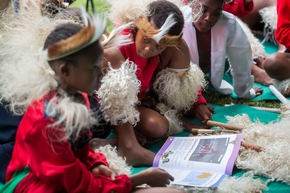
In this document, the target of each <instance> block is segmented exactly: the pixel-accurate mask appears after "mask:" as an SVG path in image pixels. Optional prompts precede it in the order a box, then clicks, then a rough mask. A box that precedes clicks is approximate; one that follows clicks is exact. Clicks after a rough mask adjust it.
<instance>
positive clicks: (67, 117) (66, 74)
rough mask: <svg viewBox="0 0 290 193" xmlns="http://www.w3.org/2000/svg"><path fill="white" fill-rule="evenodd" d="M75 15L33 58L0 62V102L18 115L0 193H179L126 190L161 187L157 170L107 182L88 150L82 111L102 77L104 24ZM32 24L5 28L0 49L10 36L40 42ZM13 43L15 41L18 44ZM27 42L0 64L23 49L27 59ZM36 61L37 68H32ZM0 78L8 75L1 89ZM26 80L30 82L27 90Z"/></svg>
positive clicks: (87, 117) (105, 170)
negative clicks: (81, 21) (77, 18)
mask: <svg viewBox="0 0 290 193" xmlns="http://www.w3.org/2000/svg"><path fill="white" fill-rule="evenodd" d="M23 16H25V15H23ZM83 16H84V17H83V19H84V24H85V25H84V26H81V25H79V24H76V23H70V22H67V23H66V22H65V23H63V24H61V25H59V26H57V27H55V28H54V29H53V30H52V31H51V32H50V34H49V35H48V36H47V38H46V40H45V43H44V47H43V50H42V54H41V57H36V58H32V59H30V60H28V59H29V56H26V55H23V58H24V59H23V58H21V57H18V56H20V55H18V54H17V53H16V55H15V56H13V57H12V58H11V59H10V58H1V63H2V64H3V65H1V67H0V73H1V75H2V76H1V80H0V85H1V87H0V94H1V97H3V98H4V99H5V100H7V101H8V102H10V107H11V109H12V110H13V112H18V113H19V114H21V113H22V112H25V113H24V116H23V119H22V120H21V123H20V125H19V127H18V130H17V134H16V142H15V147H14V150H13V155H12V159H11V162H10V164H9V166H8V169H7V179H6V180H7V184H6V186H5V189H4V191H7V192H131V191H134V192H147V191H150V192H154V191H155V192H157V191H161V192H183V191H179V190H176V189H170V188H150V189H133V188H135V187H136V186H138V185H141V184H146V183H147V184H148V185H150V186H152V187H154V186H165V185H166V184H168V183H169V180H173V177H172V176H170V175H169V174H168V173H167V172H165V171H164V170H161V169H158V168H151V169H148V170H146V171H144V172H141V173H138V174H136V175H134V176H131V177H129V176H127V175H119V176H115V173H114V172H113V171H112V170H111V169H110V168H109V166H108V163H107V161H106V158H105V157H104V155H103V154H101V153H97V152H94V151H93V150H92V149H91V148H90V147H89V144H88V142H89V139H90V133H89V128H90V126H91V125H93V124H95V123H96V119H95V117H94V115H93V114H91V112H90V111H89V107H90V104H89V101H88V94H91V93H92V92H93V91H94V90H95V88H97V87H98V85H99V83H100V78H101V77H102V73H101V66H100V65H101V63H102V59H103V47H102V45H101V44H100V40H99V38H100V36H101V35H102V33H103V32H104V30H105V27H106V22H105V20H104V19H101V18H99V17H97V16H93V17H90V16H88V15H86V13H83ZM20 18H21V17H20ZM37 19H38V18H34V20H30V21H31V22H30V25H28V26H25V23H24V24H23V23H22V24H23V25H16V26H14V27H15V29H13V28H8V29H6V33H3V38H6V39H5V40H6V41H7V42H2V43H1V48H9V45H10V46H11V45H12V46H13V43H12V42H13V41H14V39H9V38H11V37H14V38H17V36H16V35H15V32H18V30H20V31H21V32H23V34H26V33H29V32H30V33H32V34H30V35H32V37H33V38H36V39H38V38H40V37H42V36H43V33H45V32H46V30H44V31H42V30H41V31H38V32H39V33H35V34H34V32H36V31H34V29H35V28H36V29H37V26H34V27H33V25H35V22H37V23H38V22H39V20H37ZM32 21H33V22H32ZM43 22H46V23H42V25H41V27H42V28H41V27H40V29H47V30H48V27H49V26H48V27H46V25H49V24H50V22H49V20H48V19H47V18H43ZM32 23H33V25H32ZM56 23H57V22H56ZM38 24H40V23H38ZM58 24H59V23H58ZM51 26H53V24H51ZM23 28H26V29H25V30H27V31H26V33H25V30H24V31H23V30H21V29H23ZM30 28H31V29H30ZM9 29H10V30H9ZM29 29H30V30H29ZM9 32H10V33H9ZM13 32H14V33H13ZM13 34H14V35H15V36H13ZM27 38H28V37H27ZM28 39H29V38H28ZM20 40H23V39H22V38H21V37H20ZM10 41H12V42H10ZM23 41H24V40H23ZM34 42H35V41H34ZM39 42H41V40H40V41H39ZM39 42H38V43H39ZM10 43H11V44H10ZM21 43H23V42H21ZM32 43H33V42H31V44H20V45H18V46H19V47H17V46H15V47H13V48H14V49H12V48H11V50H7V49H5V52H4V53H2V54H1V57H2V56H4V55H5V56H9V53H10V52H11V51H12V50H13V51H15V52H19V51H18V50H17V49H22V50H21V51H23V52H26V50H23V48H27V49H28V50H29V51H31V49H32V50H33V51H34V52H32V53H31V54H32V55H33V56H35V55H36V53H35V51H36V50H37V47H38V46H39V45H38V44H32ZM5 45H7V46H6V47H5ZM12 54H13V53H10V56H11V55H12ZM17 60H18V61H21V62H26V63H23V65H24V67H23V69H21V70H19V71H24V72H26V73H28V74H27V75H26V76H25V77H21V78H20V79H19V78H18V77H17V75H19V74H21V73H23V72H18V71H13V68H14V67H19V66H20V63H19V62H18V63H14V62H15V61H17ZM36 61H38V62H39V63H34V62H36ZM10 62H12V63H10ZM14 70H15V69H14ZM5 73H7V75H8V77H9V75H10V78H11V80H9V81H8V82H7V81H6V80H7V79H6V78H7V76H5V77H4V75H5ZM13 74H14V76H11V75H13ZM16 74H17V75H16ZM21 80H22V81H21ZM33 80H34V81H35V80H37V81H35V83H33ZM17 83H18V84H17ZM28 83H29V84H28ZM11 85H14V86H15V87H16V88H17V90H15V88H14V87H13V86H11ZM21 87H23V89H21ZM18 88H19V90H18ZM28 88H30V89H28ZM15 93H17V95H14V94H15Z"/></svg>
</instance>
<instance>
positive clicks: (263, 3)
mask: <svg viewBox="0 0 290 193" xmlns="http://www.w3.org/2000/svg"><path fill="white" fill-rule="evenodd" d="M253 1H254V8H253V10H252V12H251V13H250V14H248V15H247V16H245V17H243V18H241V19H242V20H243V21H244V22H245V23H246V24H248V26H249V27H250V28H251V29H252V28H253V27H255V26H256V25H257V24H258V23H259V22H261V21H262V18H261V16H260V14H259V10H260V9H262V8H265V7H269V6H273V5H276V0H253Z"/></svg>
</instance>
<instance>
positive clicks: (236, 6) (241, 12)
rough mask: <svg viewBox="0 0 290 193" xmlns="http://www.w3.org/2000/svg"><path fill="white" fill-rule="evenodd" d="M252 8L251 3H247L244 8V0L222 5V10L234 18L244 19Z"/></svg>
mask: <svg viewBox="0 0 290 193" xmlns="http://www.w3.org/2000/svg"><path fill="white" fill-rule="evenodd" d="M253 7H254V3H253V1H252V2H250V3H248V4H247V6H246V7H245V2H244V0H233V1H232V2H230V3H226V4H225V5H224V10H225V11H227V12H229V13H231V14H233V15H235V16H238V17H244V16H246V15H248V14H249V13H250V12H251V11H252V10H253Z"/></svg>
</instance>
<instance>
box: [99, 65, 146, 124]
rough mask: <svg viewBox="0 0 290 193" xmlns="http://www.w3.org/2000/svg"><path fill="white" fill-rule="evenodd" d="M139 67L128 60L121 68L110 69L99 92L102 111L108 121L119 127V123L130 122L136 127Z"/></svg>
mask: <svg viewBox="0 0 290 193" xmlns="http://www.w3.org/2000/svg"><path fill="white" fill-rule="evenodd" d="M136 70H137V66H136V64H134V63H133V62H131V61H129V60H126V61H125V62H124V63H123V64H122V65H121V67H120V68H118V69H113V68H112V67H109V70H108V72H107V74H106V75H105V76H104V77H103V79H102V81H101V82H102V84H101V87H100V89H99V90H98V91H97V94H98V97H99V98H100V99H101V102H100V104H101V106H100V109H101V110H102V111H103V112H104V118H105V120H106V121H108V122H111V124H113V125H117V124H118V123H119V122H122V123H126V122H129V123H130V124H132V125H136V124H137V122H138V121H139V112H138V111H137V110H136V108H135V106H136V104H137V103H138V97H137V95H138V92H139V88H140V82H139V80H138V78H137V76H136Z"/></svg>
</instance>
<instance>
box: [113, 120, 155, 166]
mask: <svg viewBox="0 0 290 193" xmlns="http://www.w3.org/2000/svg"><path fill="white" fill-rule="evenodd" d="M115 131H116V134H117V146H118V151H119V153H120V155H121V156H123V157H125V158H126V162H127V163H128V164H129V165H132V166H151V165H152V163H153V160H154V156H155V154H154V153H153V152H151V151H149V150H147V149H145V148H144V147H142V146H141V145H140V144H139V142H138V141H137V138H136V136H135V132H134V128H133V126H132V125H130V124H129V123H125V124H122V125H118V126H116V129H115Z"/></svg>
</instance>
